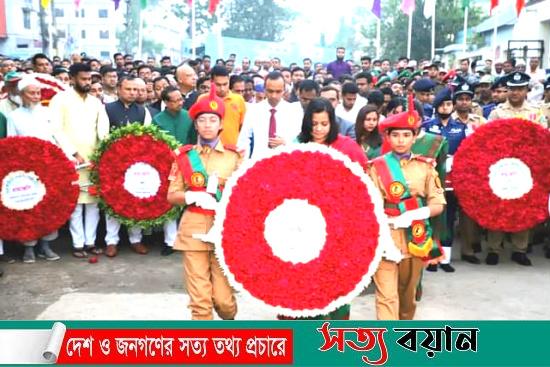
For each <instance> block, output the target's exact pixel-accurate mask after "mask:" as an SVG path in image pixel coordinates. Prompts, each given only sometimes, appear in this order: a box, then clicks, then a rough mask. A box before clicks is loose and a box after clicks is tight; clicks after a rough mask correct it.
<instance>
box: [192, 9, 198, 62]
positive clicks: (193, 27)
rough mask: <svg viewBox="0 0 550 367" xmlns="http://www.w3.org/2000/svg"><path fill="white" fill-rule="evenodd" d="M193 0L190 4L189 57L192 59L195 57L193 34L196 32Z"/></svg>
mask: <svg viewBox="0 0 550 367" xmlns="http://www.w3.org/2000/svg"><path fill="white" fill-rule="evenodd" d="M195 2H196V1H195V0H193V1H192V2H191V57H192V58H193V59H194V58H195V57H196V53H195V49H196V48H197V46H196V44H195V34H196V31H197V29H196V28H197V20H196V18H195V16H196V14H195Z"/></svg>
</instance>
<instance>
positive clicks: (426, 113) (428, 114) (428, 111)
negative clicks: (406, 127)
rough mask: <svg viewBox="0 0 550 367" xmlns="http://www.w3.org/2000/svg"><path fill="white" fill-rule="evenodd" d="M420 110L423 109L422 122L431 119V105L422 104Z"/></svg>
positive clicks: (432, 109) (432, 110)
mask: <svg viewBox="0 0 550 367" xmlns="http://www.w3.org/2000/svg"><path fill="white" fill-rule="evenodd" d="M422 108H423V110H424V111H423V112H424V121H425V122H426V121H428V120H430V119H431V118H432V117H433V114H434V108H433V106H432V105H431V104H429V103H422Z"/></svg>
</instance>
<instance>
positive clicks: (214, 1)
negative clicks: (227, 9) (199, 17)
mask: <svg viewBox="0 0 550 367" xmlns="http://www.w3.org/2000/svg"><path fill="white" fill-rule="evenodd" d="M219 3H220V0H210V1H209V2H208V11H209V12H210V14H214V13H215V12H216V7H217V6H218V4H219Z"/></svg>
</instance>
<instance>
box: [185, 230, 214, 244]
mask: <svg viewBox="0 0 550 367" xmlns="http://www.w3.org/2000/svg"><path fill="white" fill-rule="evenodd" d="M214 232H215V231H214V229H210V231H209V232H208V233H204V234H203V233H193V235H192V237H193V238H194V239H196V240H201V241H202V242H210V243H214V244H215V243H218V242H221V235H220V234H219V233H217V232H216V233H214Z"/></svg>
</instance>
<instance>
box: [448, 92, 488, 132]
mask: <svg viewBox="0 0 550 367" xmlns="http://www.w3.org/2000/svg"><path fill="white" fill-rule="evenodd" d="M473 99H474V88H473V87H472V85H470V84H468V83H463V84H460V85H458V86H457V87H456V89H455V91H454V94H453V102H454V108H455V112H453V114H452V117H453V119H455V120H457V121H460V122H462V123H463V124H465V125H468V126H469V127H470V129H472V130H475V129H477V128H478V127H479V126H481V125H483V124H484V123H486V122H487V120H485V118H483V116H482V115H483V112H481V108H480V107H479V105H477V108H474V105H473ZM476 109H477V110H478V113H475V112H474V113H473V112H471V111H475V110H476Z"/></svg>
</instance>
